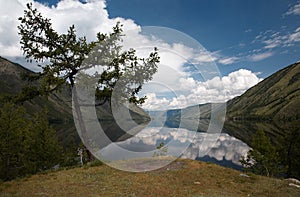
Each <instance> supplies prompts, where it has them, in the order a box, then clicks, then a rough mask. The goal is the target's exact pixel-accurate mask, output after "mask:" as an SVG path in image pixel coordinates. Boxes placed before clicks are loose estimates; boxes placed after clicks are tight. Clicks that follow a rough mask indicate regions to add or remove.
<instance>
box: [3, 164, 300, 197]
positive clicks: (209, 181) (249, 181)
mask: <svg viewBox="0 0 300 197" xmlns="http://www.w3.org/2000/svg"><path fill="white" fill-rule="evenodd" d="M122 162H124V161H122ZM240 174H241V172H239V171H235V170H232V169H228V168H224V167H221V166H217V165H215V164H209V163H203V162H198V161H192V160H176V161H175V162H173V163H172V164H170V166H168V167H164V168H162V169H159V170H155V171H151V172H142V173H133V172H124V171H120V170H116V169H113V168H111V167H109V166H106V165H101V166H96V167H81V168H74V169H69V170H60V171H56V172H49V173H44V174H38V175H34V176H31V177H28V178H24V179H18V180H14V181H11V182H4V183H1V184H0V189H1V192H0V196H300V189H297V188H293V187H290V186H288V183H287V182H286V181H284V180H279V179H271V178H267V177H261V176H256V175H250V177H241V176H240Z"/></svg>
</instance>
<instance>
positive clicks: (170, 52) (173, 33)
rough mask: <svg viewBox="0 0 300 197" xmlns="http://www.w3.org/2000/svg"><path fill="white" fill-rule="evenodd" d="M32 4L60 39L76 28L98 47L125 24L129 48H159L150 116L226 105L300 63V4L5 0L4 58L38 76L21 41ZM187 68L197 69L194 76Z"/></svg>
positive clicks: (290, 0) (1, 10)
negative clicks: (101, 35)
mask: <svg viewBox="0 0 300 197" xmlns="http://www.w3.org/2000/svg"><path fill="white" fill-rule="evenodd" d="M27 2H33V4H34V7H36V8H37V9H38V10H39V11H40V12H41V13H42V14H43V15H44V16H46V17H48V18H51V21H52V22H53V27H54V28H55V29H56V30H57V31H58V32H59V33H64V32H65V31H66V29H67V27H68V26H70V25H72V24H75V27H76V29H77V33H78V35H80V36H86V37H87V39H88V40H89V41H91V40H94V39H95V35H96V33H97V32H99V31H101V32H109V31H111V28H112V27H113V26H114V25H115V24H116V22H117V21H120V22H121V23H122V24H123V25H124V30H125V32H128V35H131V36H128V37H130V38H128V39H125V41H124V42H125V44H124V48H126V47H127V48H129V47H137V48H141V43H146V44H147V46H158V48H159V50H160V51H159V52H160V55H161V65H160V67H159V73H158V74H157V75H156V76H155V77H154V79H155V80H156V83H153V84H152V85H148V86H146V87H145V88H144V89H143V94H144V95H147V97H148V99H147V101H146V104H145V105H144V107H145V108H147V109H150V110H159V109H165V108H178V107H186V106H189V105H192V104H196V103H205V102H223V101H226V100H228V99H231V98H233V97H235V96H238V95H241V94H242V93H243V92H245V91H246V90H247V89H249V88H250V87H252V86H253V85H255V84H257V83H258V82H260V81H261V80H262V79H264V78H266V77H268V76H270V75H271V74H273V73H274V72H276V71H278V70H280V69H282V68H284V67H285V66H288V65H290V64H292V63H295V62H298V61H300V56H299V52H300V1H297V0H264V1H261V0H243V1H240V0H226V1H223V0H219V1H218V0H147V1H142V0H82V1H79V0H62V1H57V0H37V1H33V0H11V1H6V0H0V56H3V57H5V58H8V59H10V60H12V61H15V62H18V63H21V64H22V65H25V66H27V67H29V68H31V69H32V70H35V69H36V67H35V66H34V65H32V64H31V65H30V64H28V63H25V60H24V57H23V55H22V52H21V51H20V45H19V44H18V43H19V39H20V38H19V36H18V34H17V32H18V30H17V25H18V24H19V22H18V20H17V18H18V17H19V16H22V15H23V10H24V9H25V5H26V3H27ZM148 26H151V27H150V28H148V29H147V27H148ZM164 28H165V29H164ZM151 32H152V33H153V32H154V34H155V32H156V34H155V35H156V37H155V38H152V37H151V35H150V34H151ZM157 32H160V34H159V33H157ZM180 36H181V37H182V39H181V37H180ZM179 37H180V38H179ZM143 46H144V45H143ZM199 47H200V48H201V49H200V48H199ZM144 48H145V47H144ZM138 52H140V53H138V54H144V53H145V52H149V49H141V50H140V51H138ZM143 52H144V53H143ZM188 64H194V65H196V66H194V70H193V69H188V68H190V66H189V65H188ZM203 65H205V66H206V67H205V70H201V71H200V72H201V73H200V74H201V76H202V78H201V77H199V76H198V77H197V76H196V74H199V73H197V72H199V69H198V70H197V69H195V68H198V67H197V66H203ZM205 72H210V73H215V74H214V75H212V76H208V75H205V74H203V73H205ZM195 73H196V74H195ZM166 76H167V77H166ZM200 78H201V79H200Z"/></svg>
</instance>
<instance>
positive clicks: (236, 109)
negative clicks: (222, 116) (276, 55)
mask: <svg viewBox="0 0 300 197" xmlns="http://www.w3.org/2000/svg"><path fill="white" fill-rule="evenodd" d="M299 101H300V63H295V64H292V65H290V66H288V67H285V68H284V69H282V70H280V71H278V72H276V73H274V74H273V75H271V76H269V77H268V78H266V79H264V80H263V81H261V82H260V83H258V84H257V85H256V86H254V87H252V88H250V89H249V90H247V91H246V92H245V93H244V94H243V95H241V96H239V97H236V98H233V99H232V100H230V101H229V102H228V107H227V117H228V118H231V119H250V120H251V119H254V120H261V119H263V120H275V121H278V120H288V121H290V120H298V119H299V118H300V102H299Z"/></svg>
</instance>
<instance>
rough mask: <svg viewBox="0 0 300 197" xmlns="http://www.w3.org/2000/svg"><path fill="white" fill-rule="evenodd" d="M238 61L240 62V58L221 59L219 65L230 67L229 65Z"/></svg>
mask: <svg viewBox="0 0 300 197" xmlns="http://www.w3.org/2000/svg"><path fill="white" fill-rule="evenodd" d="M238 60H239V58H238V57H226V58H223V59H220V60H219V63H220V64H223V65H228V64H233V63H235V62H236V61H238Z"/></svg>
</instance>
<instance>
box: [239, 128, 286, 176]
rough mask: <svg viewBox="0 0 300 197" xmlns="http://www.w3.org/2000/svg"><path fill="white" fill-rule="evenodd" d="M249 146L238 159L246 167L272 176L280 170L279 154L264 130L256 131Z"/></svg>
mask: <svg viewBox="0 0 300 197" xmlns="http://www.w3.org/2000/svg"><path fill="white" fill-rule="evenodd" d="M251 148H252V149H251V150H250V151H248V153H247V156H246V157H244V156H243V157H242V159H241V160H240V162H241V163H242V165H243V166H244V167H245V168H246V169H248V170H250V171H252V172H254V173H257V174H260V175H265V176H274V175H276V174H277V173H278V172H279V171H280V167H281V164H280V161H279V154H278V152H277V151H276V148H275V147H274V146H273V145H272V144H271V141H270V139H269V138H268V137H267V136H266V134H265V132H264V131H262V130H258V131H257V132H256V134H255V135H254V137H253V138H252V143H251Z"/></svg>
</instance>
